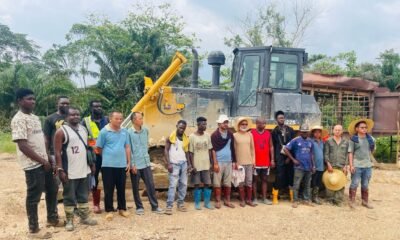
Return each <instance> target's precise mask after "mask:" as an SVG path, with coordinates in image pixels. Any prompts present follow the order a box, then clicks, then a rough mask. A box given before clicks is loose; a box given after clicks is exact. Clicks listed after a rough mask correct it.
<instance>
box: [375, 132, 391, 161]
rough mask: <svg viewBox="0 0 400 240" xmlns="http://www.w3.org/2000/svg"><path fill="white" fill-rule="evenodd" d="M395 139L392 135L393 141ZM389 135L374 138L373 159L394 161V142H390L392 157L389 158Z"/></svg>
mask: <svg viewBox="0 0 400 240" xmlns="http://www.w3.org/2000/svg"><path fill="white" fill-rule="evenodd" d="M395 140H396V137H395V136H393V141H395ZM390 144H391V142H390V137H378V138H376V150H375V153H374V156H375V159H376V160H377V161H378V162H383V163H395V162H396V152H395V150H396V142H393V144H392V150H393V153H392V158H390Z"/></svg>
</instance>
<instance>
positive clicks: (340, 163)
mask: <svg viewBox="0 0 400 240" xmlns="http://www.w3.org/2000/svg"><path fill="white" fill-rule="evenodd" d="M342 134H343V127H342V125H336V126H334V127H333V136H332V137H330V138H329V139H328V140H327V141H326V143H325V146H324V160H325V163H326V167H327V172H328V173H329V174H328V173H324V176H323V180H324V179H325V178H327V177H328V176H329V175H330V174H332V173H334V171H335V170H338V171H341V172H342V173H344V175H345V177H346V175H347V165H348V157H347V156H348V153H347V150H348V148H349V142H348V141H347V140H346V139H344V138H343V137H342ZM335 172H336V171H335ZM325 175H327V176H325ZM323 182H324V185H325V187H326V196H327V200H328V201H330V202H331V203H332V204H334V205H336V206H341V205H342V203H343V197H344V185H345V184H344V185H343V187H342V188H339V189H337V190H333V189H332V188H329V187H328V184H327V182H326V181H323ZM345 183H346V182H345ZM329 185H331V184H329Z"/></svg>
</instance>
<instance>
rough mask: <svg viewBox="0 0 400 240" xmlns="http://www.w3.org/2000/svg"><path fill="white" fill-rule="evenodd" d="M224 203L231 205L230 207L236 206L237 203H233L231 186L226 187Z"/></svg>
mask: <svg viewBox="0 0 400 240" xmlns="http://www.w3.org/2000/svg"><path fill="white" fill-rule="evenodd" d="M224 195H225V199H224V205H225V206H227V207H229V208H235V205H233V204H232V203H231V188H230V187H224Z"/></svg>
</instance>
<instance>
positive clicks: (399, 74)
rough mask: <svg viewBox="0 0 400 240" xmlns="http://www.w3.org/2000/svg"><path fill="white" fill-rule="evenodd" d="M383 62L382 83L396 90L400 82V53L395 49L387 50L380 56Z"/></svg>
mask: <svg viewBox="0 0 400 240" xmlns="http://www.w3.org/2000/svg"><path fill="white" fill-rule="evenodd" d="M378 59H379V60H380V62H381V66H382V67H381V73H382V80H381V85H383V86H385V87H387V88H389V89H390V90H391V91H394V90H395V88H396V86H397V84H399V83H400V55H399V54H398V53H395V52H394V50H393V49H390V50H385V51H384V52H383V53H381V54H380V55H379V58H378Z"/></svg>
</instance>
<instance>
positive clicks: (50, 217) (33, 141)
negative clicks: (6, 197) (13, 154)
mask: <svg viewBox="0 0 400 240" xmlns="http://www.w3.org/2000/svg"><path fill="white" fill-rule="evenodd" d="M16 99H17V103H18V106H19V111H18V112H17V113H16V114H15V116H14V117H13V119H12V120H11V130H12V140H13V141H14V142H15V143H16V144H17V157H18V161H19V163H20V165H21V167H22V169H23V170H24V171H25V179H26V185H27V196H26V212H27V215H28V224H29V232H30V233H31V234H33V235H35V237H40V238H50V237H51V234H50V233H49V232H46V233H44V234H42V233H40V232H39V231H40V229H39V222H38V204H39V202H40V198H41V196H42V192H43V191H44V192H46V207H47V223H48V224H50V225H52V226H60V225H61V224H62V223H61V221H59V219H58V214H57V212H55V211H54V208H53V206H54V205H56V204H57V192H56V191H55V190H54V188H53V187H52V186H54V185H55V178H54V176H53V172H52V166H51V164H50V161H49V158H48V155H47V153H46V145H45V140H44V134H43V131H42V126H41V124H40V120H39V117H38V116H36V115H34V114H33V109H34V108H35V103H36V99H35V95H34V93H33V91H32V90H30V89H25V88H21V89H18V90H17V92H16Z"/></svg>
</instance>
